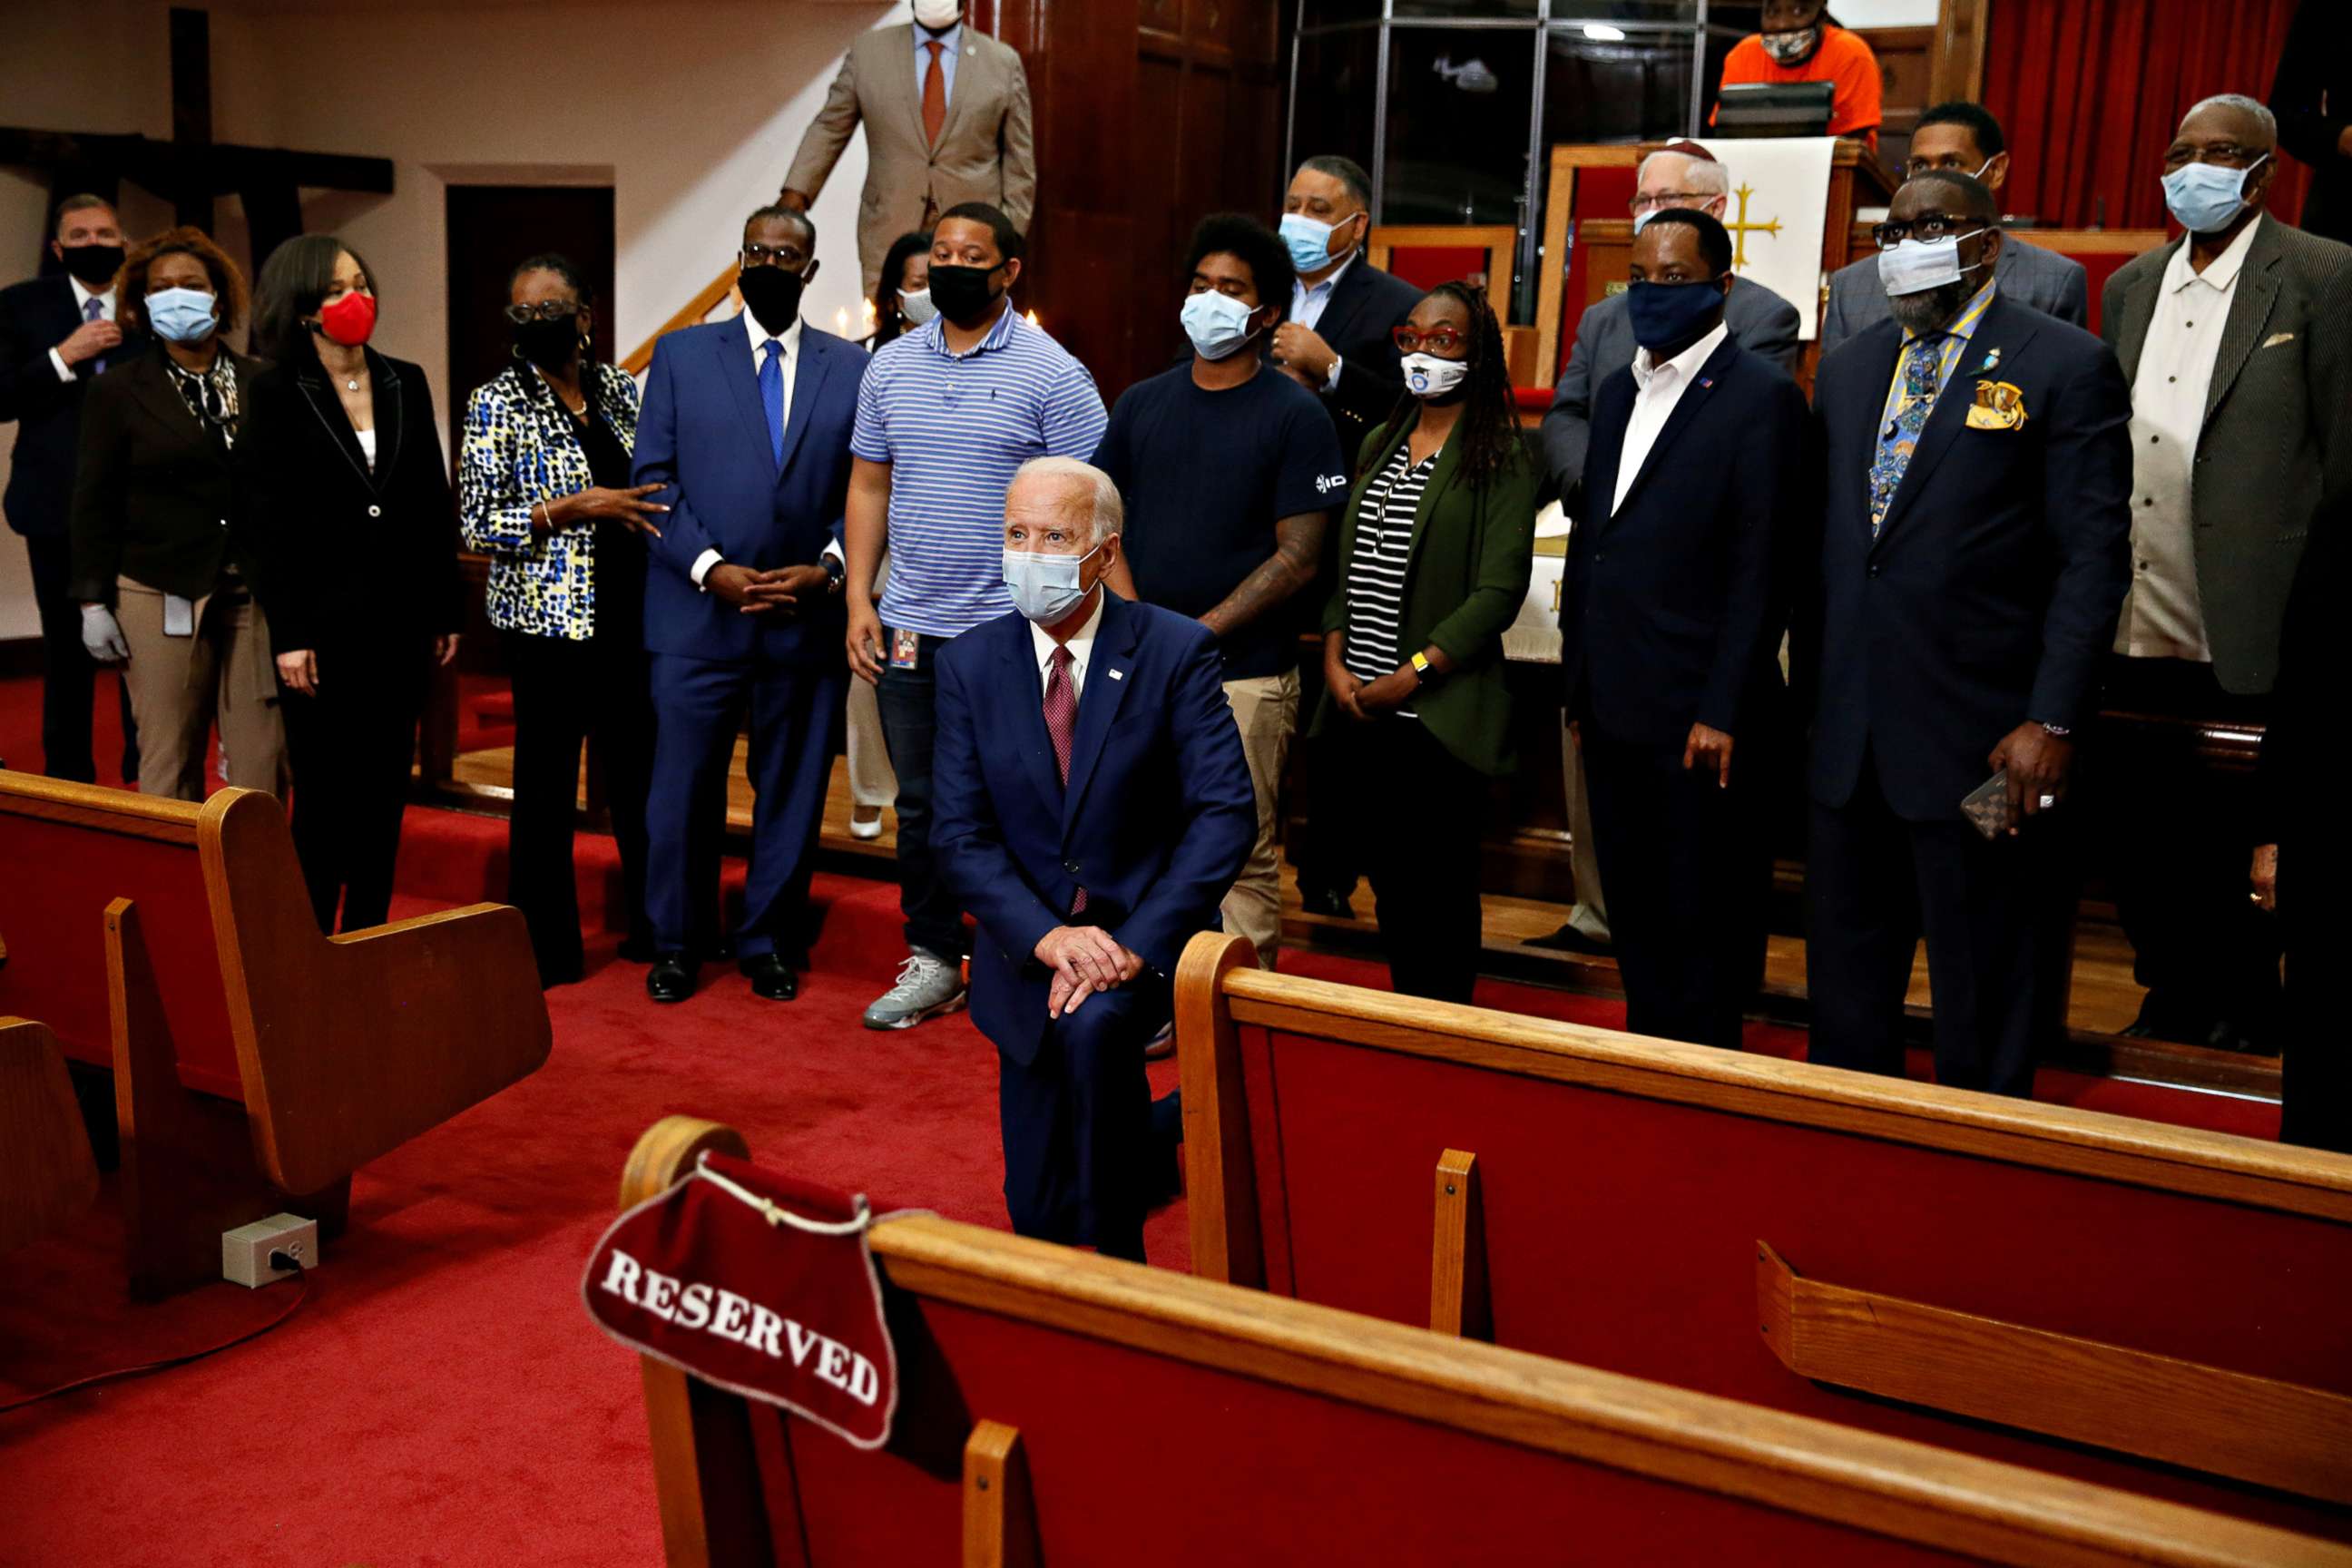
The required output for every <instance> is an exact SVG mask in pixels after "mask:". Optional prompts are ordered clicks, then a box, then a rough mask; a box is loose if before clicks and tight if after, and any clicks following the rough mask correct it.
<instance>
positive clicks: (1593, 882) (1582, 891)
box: [1559, 718, 1609, 942]
mask: <svg viewBox="0 0 2352 1568" xmlns="http://www.w3.org/2000/svg"><path fill="white" fill-rule="evenodd" d="M1559 761H1560V773H1561V775H1562V777H1563V778H1564V779H1565V780H1566V781H1567V785H1568V866H1569V870H1570V872H1571V873H1572V874H1573V875H1574V877H1575V879H1576V907H1575V908H1574V909H1572V910H1569V911H1568V923H1569V924H1570V926H1573V927H1574V928H1575V929H1576V930H1577V931H1581V932H1582V933H1583V934H1584V935H1586V936H1589V937H1591V939H1592V940H1593V941H1595V942H1607V941H1608V940H1609V901H1608V900H1607V899H1605V898H1603V897H1602V896H1601V851H1600V850H1599V849H1597V848H1596V847H1594V846H1593V842H1592V792H1591V789H1590V788H1589V787H1587V785H1586V784H1585V782H1584V753H1583V752H1580V751H1578V750H1577V747H1576V740H1575V738H1574V737H1573V736H1571V735H1570V734H1569V732H1568V721H1567V720H1566V719H1565V718H1563V719H1561V720H1560V723H1559Z"/></svg>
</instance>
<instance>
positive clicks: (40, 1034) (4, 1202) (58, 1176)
mask: <svg viewBox="0 0 2352 1568" xmlns="http://www.w3.org/2000/svg"><path fill="white" fill-rule="evenodd" d="M6 962H7V954H6V952H5V948H0V964H5V963H6ZM97 1198H98V1163H97V1161H96V1160H94V1159H92V1158H91V1156H90V1151H89V1134H88V1133H87V1132H85V1131H83V1130H82V1124H81V1108H80V1107H79V1105H77V1104H76V1103H75V1102H74V1093H73V1085H72V1084H70V1083H68V1082H67V1081H66V1058H65V1057H64V1056H63V1055H62V1054H61V1053H60V1052H59V1051H58V1037H56V1036H55V1035H52V1034H51V1033H49V1031H48V1029H47V1026H44V1025H41V1024H36V1023H32V1022H30V1021H29V1020H27V1019H24V1018H0V1253H5V1252H10V1251H13V1250H15V1249H16V1248H17V1247H22V1246H24V1245H25V1243H26V1242H28V1241H36V1240H38V1239H39V1238H40V1237H44V1236H47V1234H48V1233H49V1232H50V1231H53V1230H56V1229H57V1228H58V1227H59V1226H63V1225H65V1224H66V1223H67V1222H68V1221H69V1220H71V1219H72V1218H73V1217H74V1216H75V1215H79V1214H80V1213H81V1212H82V1210H84V1209H86V1208H88V1207H89V1205H91V1204H92V1203H93V1202H95V1201H96V1200H97Z"/></svg>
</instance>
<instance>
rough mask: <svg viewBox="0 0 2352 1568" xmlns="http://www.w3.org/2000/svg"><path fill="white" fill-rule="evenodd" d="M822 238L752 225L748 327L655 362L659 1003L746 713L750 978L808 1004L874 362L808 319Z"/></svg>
mask: <svg viewBox="0 0 2352 1568" xmlns="http://www.w3.org/2000/svg"><path fill="white" fill-rule="evenodd" d="M815 253H816V226H815V225H814V224H813V223H811V222H810V221H809V219H808V216H806V215H805V214H803V213H796V212H789V211H786V210H785V209H783V208H781V207H762V208H761V209H760V210H759V211H758V212H755V213H753V214H752V215H751V217H750V219H749V220H748V221H746V223H745V224H744V226H743V248H742V271H741V274H740V279H739V286H740V289H741V290H742V294H743V302H744V310H743V312H742V314H741V315H740V316H738V317H737V318H736V319H735V320H733V321H719V322H714V323H712V324H710V325H709V326H702V327H689V328H688V329H686V330H685V331H677V332H672V333H671V334H669V335H668V336H667V337H665V338H664V339H662V340H661V342H660V344H659V345H658V346H657V347H656V349H655V350H654V362H653V367H652V369H651V371H650V372H649V373H648V374H647V375H646V401H645V412H644V414H643V415H642V416H641V417H640V418H639V420H638V422H637V448H636V471H635V476H634V478H635V481H636V482H637V483H638V484H641V485H661V486H664V487H666V489H665V491H664V493H663V495H662V496H661V499H662V500H666V501H667V502H668V503H669V512H668V515H667V516H666V517H664V518H663V519H662V520H661V531H660V533H659V534H658V535H657V536H656V538H655V539H654V540H653V541H652V542H651V544H650V546H649V548H650V549H651V551H652V552H653V557H654V570H653V571H652V572H651V573H650V574H648V577H647V581H646V649H647V650H648V652H649V653H650V654H651V656H652V667H651V676H652V685H653V698H654V710H655V713H656V736H655V742H654V782H653V792H652V796H651V799H650V802H649V805H648V809H647V811H646V839H647V844H646V905H647V912H648V913H649V914H650V915H651V917H652V919H653V924H654V941H655V944H656V948H657V949H658V950H659V951H658V953H657V956H656V961H655V963H654V967H653V969H652V970H651V972H650V973H647V974H646V994H648V995H650V996H651V997H652V998H653V999H654V1000H655V1001H656V1002H682V1001H684V1000H685V999H686V998H687V997H688V996H690V995H692V994H694V984H695V969H696V963H697V955H696V953H695V952H693V951H692V948H691V946H690V942H691V939H692V936H693V931H692V920H691V918H690V916H689V913H688V907H689V903H690V901H691V900H690V897H689V894H690V891H691V889H693V888H694V887H695V886H696V885H697V883H698V880H699V879H697V878H696V877H695V876H694V874H693V866H692V864H691V862H692V861H693V859H694V858H695V849H694V847H695V845H696V843H697V842H698V838H699V837H700V836H699V835H698V832H697V830H696V829H697V824H696V823H695V820H694V818H695V816H696V813H697V812H698V810H700V809H703V804H704V803H707V802H708V801H709V800H710V799H711V798H712V797H713V795H716V794H718V793H719V791H718V788H717V786H718V784H719V780H721V779H722V778H723V777H724V776H725V773H726V770H727V767H728V764H729V762H730V759H731V757H732V756H733V753H734V741H735V733H736V725H737V716H738V714H739V713H740V711H741V710H742V708H743V706H744V705H745V704H746V703H748V704H749V705H750V708H751V760H750V773H751V789H752V844H751V875H750V879H749V881H748V883H747V885H746V886H745V889H744V895H743V920H742V923H741V925H740V926H739V927H738V928H737V930H736V933H735V952H736V961H737V963H738V965H739V966H740V968H741V970H742V972H743V973H745V974H746V975H748V976H750V977H751V989H752V990H753V991H754V992H755V993H757V994H760V995H761V996H764V997H767V998H769V999H770V1000H772V1001H780V1002H788V1001H791V1000H792V999H793V996H795V995H796V994H798V993H799V989H800V976H799V973H798V968H799V966H800V965H801V964H803V963H805V962H806V959H805V954H804V952H803V946H804V943H805V941H806V934H807V922H806V919H805V914H806V905H807V901H808V879H809V868H810V861H811V858H812V856H813V855H814V852H815V847H816V835H817V828H818V826H819V824H820V823H821V822H822V821H823V819H824V793H825V786H826V784H827V783H828V782H829V781H830V779H831V776H832V763H833V751H832V744H831V739H832V726H833V719H834V715H835V713H836V712H838V711H839V710H840V707H841V702H842V680H843V672H842V668H841V639H842V637H843V616H842V609H841V587H842V581H843V575H844V574H843V571H842V563H841V553H840V550H841V519H842V510H843V504H844V500H845V497H846V496H847V494H848V489H849V466H850V459H849V429H850V426H851V424H852V422H853V421H854V420H855V418H856V413H857V385H858V381H859V379H860V378H861V377H862V376H863V375H864V374H866V354H865V353H863V352H862V351H860V350H859V349H857V348H856V347H855V346H854V345H852V344H850V343H847V342H843V341H842V340H841V339H839V338H836V337H833V336H831V335H829V334H827V333H824V332H821V331H817V330H816V329H815V328H814V327H811V326H808V325H806V324H804V323H803V321H801V317H800V303H801V289H802V286H803V284H804V283H806V282H807V281H808V280H809V279H812V278H814V277H815V276H816V268H817V263H816V259H815Z"/></svg>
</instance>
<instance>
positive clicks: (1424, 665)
mask: <svg viewBox="0 0 2352 1568" xmlns="http://www.w3.org/2000/svg"><path fill="white" fill-rule="evenodd" d="M1436 674H1437V666H1435V665H1433V664H1432V663H1430V662H1429V656H1428V655H1427V654H1425V653H1422V652H1419V651H1417V650H1416V651H1415V652H1414V654H1413V656H1412V679H1413V684H1414V685H1416V686H1426V685H1428V684H1429V683H1430V680H1431V679H1432V678H1433V677H1434V676H1435V675H1436Z"/></svg>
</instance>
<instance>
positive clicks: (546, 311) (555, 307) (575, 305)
mask: <svg viewBox="0 0 2352 1568" xmlns="http://www.w3.org/2000/svg"><path fill="white" fill-rule="evenodd" d="M579 313H580V305H579V302H578V301H577V300H541V301H540V302H539V303H538V304H536V305H509V306H508V307H507V320H508V321H512V322H513V323H514V324H515V325H517V326H521V325H522V324H523V323H524V322H526V321H564V320H566V319H568V318H570V317H572V316H576V315H578V314H579Z"/></svg>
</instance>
